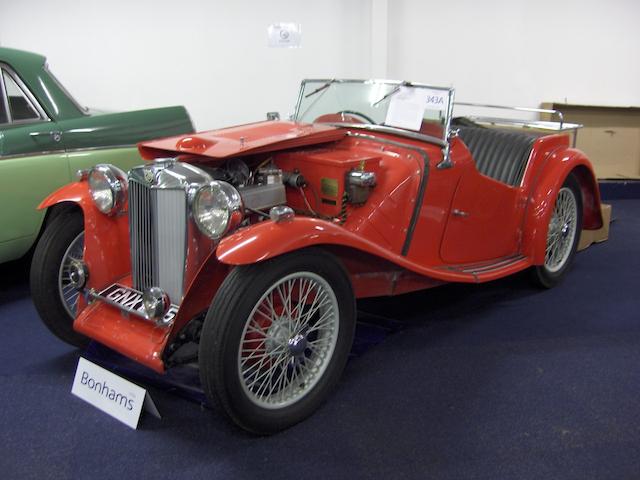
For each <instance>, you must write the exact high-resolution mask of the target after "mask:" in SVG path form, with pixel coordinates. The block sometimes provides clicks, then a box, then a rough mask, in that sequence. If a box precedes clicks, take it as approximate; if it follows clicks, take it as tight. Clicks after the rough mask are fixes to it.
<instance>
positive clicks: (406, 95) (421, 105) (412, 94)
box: [384, 87, 449, 130]
mask: <svg viewBox="0 0 640 480" xmlns="http://www.w3.org/2000/svg"><path fill="white" fill-rule="evenodd" d="M448 102H449V93H448V92H447V91H446V90H433V89H429V88H416V87H400V88H399V90H398V92H396V93H395V94H393V95H392V96H391V100H390V101H389V109H388V110H387V118H386V119H385V121H384V123H385V125H389V126H392V127H399V128H406V129H409V130H420V126H421V125H422V120H423V119H424V112H425V110H440V111H443V110H446V109H447V104H448Z"/></svg>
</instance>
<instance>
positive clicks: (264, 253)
mask: <svg viewBox="0 0 640 480" xmlns="http://www.w3.org/2000/svg"><path fill="white" fill-rule="evenodd" d="M329 120H331V121H335V120H336V119H333V118H329ZM346 120H348V121H350V122H351V121H355V120H353V119H346ZM424 128H425V132H426V133H429V134H432V135H439V132H438V131H436V130H437V129H434V128H433V127H432V126H431V127H430V126H428V125H425V127H424ZM429 128H431V129H430V130H429ZM354 131H355V130H354ZM346 132H347V130H345V129H338V128H335V127H329V126H326V125H319V124H313V125H305V124H295V123H291V122H261V123H256V124H250V125H244V126H239V127H233V128H229V129H224V130H218V131H212V132H205V133H199V134H196V135H189V136H183V137H175V138H170V139H164V140H158V141H154V142H147V143H144V144H142V145H140V151H141V154H142V155H143V157H145V158H147V159H150V158H154V157H157V156H161V157H166V156H167V155H173V156H175V155H176V153H179V154H182V155H183V156H181V158H183V159H184V161H188V162H192V163H203V162H208V163H215V162H221V161H222V160H223V159H225V158H229V157H233V156H243V157H244V158H245V159H248V161H254V165H255V164H256V163H258V162H262V161H264V160H265V159H266V158H271V159H272V160H273V161H274V163H276V164H277V165H278V166H279V167H280V168H282V169H284V170H286V171H292V170H293V169H298V170H299V171H300V173H302V175H304V177H305V179H306V180H307V183H308V185H309V186H308V188H306V189H305V194H304V195H303V194H302V193H301V192H300V191H299V190H297V189H293V188H290V187H287V204H288V205H290V206H291V207H292V208H294V209H295V210H297V211H298V214H297V215H296V216H295V217H294V219H293V220H291V221H288V222H283V223H279V224H276V223H273V222H272V221H270V220H267V221H263V222H258V223H254V224H253V225H251V226H249V227H246V228H242V229H240V230H238V231H237V232H235V233H232V234H230V235H228V236H227V237H225V238H224V239H223V240H222V241H221V242H220V243H219V245H218V246H217V248H215V249H212V250H211V252H209V253H208V257H206V253H207V252H202V253H203V255H202V256H201V257H200V258H201V259H203V260H202V264H201V265H199V266H198V265H192V266H190V267H189V268H190V272H192V273H190V274H189V278H188V281H189V284H188V286H187V287H186V289H185V295H184V298H183V301H182V304H181V307H180V310H179V312H178V314H177V316H176V319H175V321H174V323H173V325H172V326H171V327H169V328H158V327H155V326H153V325H151V324H149V323H148V322H145V321H142V320H139V319H137V318H127V317H124V316H122V315H121V314H120V313H119V312H118V311H117V310H116V309H115V308H113V307H110V306H108V305H105V304H101V303H99V302H96V303H94V304H92V305H90V306H88V307H86V308H84V309H83V310H81V312H80V314H79V315H78V317H77V319H76V321H75V323H74V327H75V328H76V329H77V330H79V331H80V332H82V333H84V334H86V335H88V336H90V337H92V338H95V339H97V340H99V341H100V342H102V343H104V344H106V345H109V346H110V347H112V348H114V349H116V350H118V351H120V352H122V353H124V354H125V355H128V356H130V357H132V358H134V359H136V360H137V361H139V362H141V363H143V364H145V365H147V366H149V367H150V368H153V369H154V370H156V371H163V369H164V364H163V360H162V355H163V352H164V351H165V348H166V347H167V345H168V344H170V342H171V341H172V340H173V339H174V338H175V336H176V335H177V334H178V333H179V331H180V330H181V329H182V328H183V327H184V326H185V325H186V324H187V323H188V322H189V321H190V320H191V319H192V318H193V317H194V316H196V315H198V314H200V313H202V312H204V311H206V310H207V308H208V306H209V304H210V303H211V301H212V300H213V298H214V296H215V294H216V292H217V291H218V288H219V286H220V284H221V283H222V282H223V281H224V279H225V278H226V275H227V274H228V272H229V271H230V270H231V269H233V268H235V267H236V266H239V265H248V264H254V263H257V262H264V261H267V260H269V259H271V258H274V257H277V256H279V255H283V254H286V253H288V252H292V251H295V250H299V249H302V248H307V247H310V246H319V247H320V248H324V249H326V250H328V251H330V252H331V253H333V254H334V255H336V256H337V257H338V258H339V259H341V261H342V263H343V265H344V266H345V269H346V270H347V272H348V274H349V276H350V278H351V282H352V285H353V289H354V292H355V295H356V297H358V298H362V297H368V296H376V295H396V294H399V293H405V292H409V291H413V290H418V289H424V288H430V287H433V286H436V285H439V284H442V283H445V282H485V281H489V280H494V279H497V278H501V277H504V276H506V275H510V274H512V273H515V272H517V271H520V270H523V269H525V268H527V267H529V266H531V265H534V264H541V263H543V262H544V250H545V244H546V235H547V231H546V230H547V225H548V222H549V218H550V215H551V212H552V209H553V208H552V207H553V204H554V201H555V196H556V194H557V192H558V190H559V188H560V186H561V185H562V183H563V182H564V179H565V178H566V176H567V175H568V174H569V173H570V172H573V173H574V174H575V175H576V177H577V178H578V180H579V181H580V184H581V189H582V193H583V199H584V223H583V224H584V228H587V229H595V228H598V227H599V226H600V225H601V223H602V219H601V216H600V197H599V192H598V188H597V184H596V182H595V176H594V174H593V171H592V168H591V166H590V164H589V161H588V160H587V159H586V157H585V156H584V155H583V154H582V153H581V152H579V151H577V150H574V149H572V148H570V147H569V138H568V136H567V135H549V136H545V137H541V138H539V139H538V140H537V141H536V143H535V144H534V147H533V150H532V153H531V157H530V160H529V164H528V167H527V169H526V171H525V174H524V177H523V181H522V185H521V186H520V187H511V186H507V185H505V184H502V183H500V182H497V181H495V180H493V179H491V178H488V177H485V176H483V175H481V174H480V173H478V171H477V170H476V168H475V164H474V161H473V159H472V158H471V155H470V153H469V151H468V150H467V148H466V146H465V145H464V143H463V142H462V141H461V140H460V139H459V138H456V139H454V140H453V141H452V144H451V155H452V159H453V163H454V166H453V168H448V169H438V168H437V165H438V164H439V163H440V162H441V160H442V152H441V149H440V147H438V146H436V145H433V144H428V143H423V142H420V141H418V140H412V139H408V138H403V137H399V136H393V135H390V134H380V133H376V134H373V133H371V132H365V133H366V135H374V136H375V137H376V138H377V139H378V140H380V141H377V140H375V139H371V138H366V137H353V136H347V135H346ZM360 133H362V132H360ZM381 141H382V142H381ZM384 141H394V142H399V143H401V144H402V145H400V146H399V145H394V144H389V143H384ZM421 152H422V154H426V156H427V157H428V165H426V166H425V164H424V160H423V156H422V154H421ZM267 154H268V155H267ZM251 159H253V160H251ZM352 169H364V170H367V171H374V172H376V174H377V179H378V183H377V186H376V187H375V188H374V189H373V190H372V191H371V195H370V197H369V199H368V201H367V202H366V203H365V204H364V205H362V206H353V205H349V206H348V207H347V210H346V211H347V216H346V220H345V219H342V220H344V221H341V218H339V214H340V210H341V199H342V193H343V191H344V178H345V174H346V173H347V172H348V171H349V170H352ZM425 174H426V175H428V180H427V183H426V189H425V191H424V197H423V201H422V204H421V206H420V209H419V213H418V216H417V221H416V224H415V229H414V231H413V237H412V241H411V243H410V247H409V249H408V251H407V252H405V254H404V255H403V246H404V245H405V241H406V237H407V231H408V230H409V229H410V224H411V219H412V215H413V212H414V206H415V202H416V199H417V196H418V191H419V188H420V183H421V179H422V178H423V176H424V175H425ZM68 201H71V202H76V203H78V204H79V205H80V207H81V208H82V209H83V212H84V215H85V228H86V236H85V260H86V262H87V264H88V266H89V270H90V279H89V287H91V288H95V289H97V290H100V289H102V288H104V287H106V286H108V285H110V284H111V283H113V282H115V281H118V282H121V283H124V284H130V283H131V278H130V272H129V269H130V267H129V264H130V259H129V243H128V242H129V240H128V224H127V216H126V215H122V216H119V217H113V218H111V217H106V216H105V215H102V214H101V213H100V212H99V211H98V210H97V209H96V208H95V207H94V206H93V202H92V201H91V199H90V197H89V193H88V189H87V184H86V182H79V183H75V184H72V185H69V186H67V187H65V188H63V189H61V190H59V191H58V192H56V193H54V194H52V195H51V196H50V197H49V198H47V199H46V200H45V201H44V202H43V203H42V205H41V208H46V207H48V206H51V205H54V204H55V203H59V202H68ZM308 205H309V206H310V207H311V208H312V209H313V210H314V211H316V212H317V213H319V214H320V215H322V216H323V217H325V218H324V219H320V218H313V217H312V216H310V215H308V214H305V213H304V212H307V211H308ZM454 209H459V210H463V211H465V212H468V213H469V214H470V215H469V216H468V217H458V216H455V215H452V213H451V212H452V211H453V210H454ZM326 217H336V218H333V219H332V218H326ZM205 257H206V259H205Z"/></svg>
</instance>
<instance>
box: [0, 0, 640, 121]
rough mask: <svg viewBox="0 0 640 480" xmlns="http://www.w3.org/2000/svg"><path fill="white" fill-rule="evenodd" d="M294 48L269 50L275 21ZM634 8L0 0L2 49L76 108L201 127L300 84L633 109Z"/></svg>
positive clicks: (263, 104)
mask: <svg viewBox="0 0 640 480" xmlns="http://www.w3.org/2000/svg"><path fill="white" fill-rule="evenodd" d="M280 21H292V22H299V23H301V24H302V30H303V36H302V48H300V49H272V48H268V47H267V38H266V29H267V26H268V25H269V24H270V23H273V22H280ZM639 21H640V2H638V1H637V0H608V1H603V0H583V1H579V0H555V1H554V0H536V1H531V0H492V1H485V2H481V1H473V0H456V1H455V2H443V1H441V0H264V1H260V0H253V1H250V0H236V1H235V2H234V1H231V0H162V1H161V0H157V1H152V0H137V1H134V0H128V1H127V0H111V1H108V0H99V1H97V0H83V1H80V0H75V1H74V0H56V1H38V0H20V1H17V0H0V44H2V45H3V46H11V47H15V48H22V49H26V50H32V51H36V52H40V53H43V54H45V55H46V56H47V57H48V59H49V64H50V66H51V68H52V70H53V71H54V72H55V73H56V75H57V76H58V77H59V78H60V79H61V80H62V82H63V83H64V84H65V85H66V86H67V87H68V88H69V90H70V91H71V92H73V93H74V94H75V95H76V96H77V98H78V99H79V100H80V101H81V102H82V103H84V104H86V105H89V106H93V107H101V108H105V109H111V110H125V109H134V108H146V107H153V106H161V105H170V104H184V105H186V106H187V108H188V109H189V112H190V113H191V115H192V118H193V119H194V121H195V123H196V126H197V128H198V129H209V128H215V127H220V126H224V125H229V124H234V123H243V122H250V121H255V120H259V119H262V118H264V113H265V112H267V111H270V110H278V111H280V112H281V113H282V114H286V113H287V112H289V111H291V109H292V107H293V105H294V103H295V100H296V93H297V88H298V84H299V82H300V80H301V79H302V78H305V77H351V78H363V77H365V78H366V77H378V78H380V77H388V78H396V79H406V80H414V81H421V82H427V83H434V84H441V85H453V86H455V87H456V89H457V99H458V100H461V101H477V102H484V103H498V104H519V105H529V106H536V105H539V104H540V102H542V101H546V100H552V101H565V99H566V101H568V102H570V103H588V104H603V105H605V104H606V105H640V28H638V23H639Z"/></svg>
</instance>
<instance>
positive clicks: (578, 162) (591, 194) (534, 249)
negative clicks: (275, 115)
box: [522, 148, 602, 265]
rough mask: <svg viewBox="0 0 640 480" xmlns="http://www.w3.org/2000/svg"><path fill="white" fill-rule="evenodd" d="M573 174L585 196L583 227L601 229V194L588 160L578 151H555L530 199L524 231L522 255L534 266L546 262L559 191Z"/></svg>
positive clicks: (544, 167)
mask: <svg viewBox="0 0 640 480" xmlns="http://www.w3.org/2000/svg"><path fill="white" fill-rule="evenodd" d="M570 174H573V175H574V176H575V177H576V179H577V180H578V183H579V184H580V190H581V193H582V204H583V206H582V212H583V215H582V228H583V229H586V230H593V229H598V228H600V227H601V226H602V213H601V211H600V191H599V189H598V183H597V181H596V177H595V174H594V172H593V168H592V166H591V162H590V161H589V159H588V158H587V157H586V156H585V155H584V153H582V152H581V151H579V150H576V149H572V148H563V149H560V150H557V151H555V152H553V153H552V154H551V155H550V156H549V159H548V161H547V162H546V163H545V165H544V166H543V168H542V170H541V172H540V174H539V176H538V178H537V181H536V182H535V186H534V188H533V193H532V194H531V195H530V196H529V199H528V205H527V211H526V214H525V220H524V228H523V242H522V250H523V253H524V254H525V255H526V256H528V257H530V258H532V260H533V264H535V265H541V264H543V263H544V260H545V251H546V245H547V230H548V227H549V221H550V219H551V215H552V213H553V209H554V206H555V202H556V197H557V195H558V191H559V190H560V188H561V187H562V185H563V183H564V182H565V180H566V178H567V177H568V176H569V175H570Z"/></svg>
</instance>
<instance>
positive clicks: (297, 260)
mask: <svg viewBox="0 0 640 480" xmlns="http://www.w3.org/2000/svg"><path fill="white" fill-rule="evenodd" d="M355 318H356V313H355V300H354V296H353V291H352V289H351V284H350V282H349V278H348V277H347V275H346V273H345V272H344V270H343V268H342V266H341V265H340V264H339V263H338V261H337V260H336V259H335V258H334V257H333V256H331V255H329V254H327V253H325V252H323V251H321V250H316V249H309V250H304V251H300V252H295V253H291V254H288V255H285V256H283V257H278V258H276V259H273V260H269V261H266V262H262V263H259V264H255V265H249V266H241V267H236V268H235V269H234V270H233V271H232V272H231V273H230V274H229V275H228V276H227V278H226V279H225V281H224V282H223V284H222V285H221V287H220V289H219V290H218V292H217V294H216V296H215V298H214V301H213V303H212V305H211V308H210V309H209V312H208V313H207V317H206V319H205V322H204V326H203V329H202V335H201V339H200V351H199V362H200V376H201V380H202V384H203V387H204V390H205V393H206V394H207V396H208V398H209V399H210V400H212V401H213V402H216V401H217V403H219V404H220V405H221V406H222V407H223V408H224V410H225V411H226V413H227V414H228V415H229V416H230V417H231V418H232V419H233V420H234V421H235V422H236V423H237V424H238V425H239V426H241V427H242V428H244V429H246V430H249V431H251V432H254V433H258V434H269V433H274V432H277V431H279V430H283V429H285V428H288V427H290V426H291V425H294V424H295V423H298V422H299V421H301V420H303V419H304V418H306V417H307V416H309V415H310V414H311V413H312V412H313V411H315V410H316V409H317V408H318V407H319V406H320V404H321V403H322V402H323V400H324V399H325V398H326V397H327V395H328V394H329V392H330V391H331V389H332V388H333V387H334V386H335V384H336V383H337V381H338V379H339V377H340V374H341V372H342V370H343V368H344V365H345V363H346V361H347V357H348V355H349V351H350V349H351V343H352V341H353V333H354V328H355Z"/></svg>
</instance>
